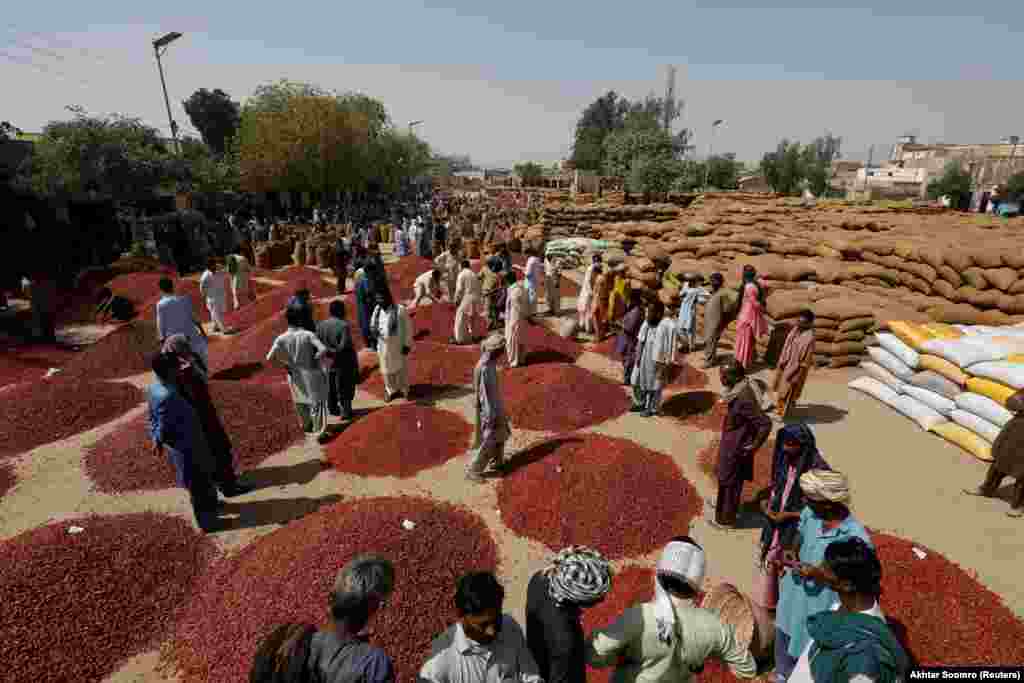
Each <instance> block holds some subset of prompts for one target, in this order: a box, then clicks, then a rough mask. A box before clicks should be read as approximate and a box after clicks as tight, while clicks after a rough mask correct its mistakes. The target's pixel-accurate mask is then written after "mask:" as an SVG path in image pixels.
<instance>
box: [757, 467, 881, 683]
mask: <svg viewBox="0 0 1024 683" xmlns="http://www.w3.org/2000/svg"><path fill="white" fill-rule="evenodd" d="M800 489H801V491H802V493H803V496H804V499H805V501H806V503H807V504H806V506H805V507H804V509H803V510H802V511H801V512H800V519H799V521H798V523H797V530H796V533H795V534H794V538H793V540H792V542H791V543H790V544H789V545H788V546H784V548H785V550H784V551H783V557H782V561H781V562H777V563H775V564H776V567H777V568H779V569H780V570H781V569H783V568H785V569H786V573H785V575H784V576H783V577H782V582H781V585H780V590H779V606H778V609H777V610H776V616H775V680H776V683H785V682H786V681H788V680H789V676H790V674H791V673H793V669H794V668H795V667H796V663H797V661H798V660H799V658H800V655H801V653H803V651H804V648H805V647H806V646H807V644H808V642H809V641H810V634H809V633H808V630H807V618H808V617H809V616H811V615H812V614H818V613H819V612H824V611H826V610H828V609H831V607H832V605H833V604H834V603H835V602H836V601H837V600H838V597H839V596H838V595H837V594H836V592H835V591H834V590H833V589H832V588H830V587H829V585H828V581H827V580H825V579H824V577H823V576H822V573H821V571H822V570H821V568H820V566H819V565H821V564H822V562H823V560H824V559H825V550H826V549H827V548H828V546H829V545H831V544H832V543H835V542H836V541H843V540H846V539H849V538H852V537H857V538H860V539H862V540H863V541H864V542H866V543H867V544H868V545H872V543H871V537H870V536H869V535H868V532H867V529H865V528H864V526H863V525H862V524H861V523H860V522H859V521H857V520H856V519H855V518H854V517H853V515H852V514H851V513H850V508H849V505H850V486H849V482H848V481H847V479H846V476H845V475H843V474H840V473H839V472H834V471H831V470H822V469H817V470H811V471H809V472H805V473H804V474H803V475H802V476H801V477H800Z"/></svg>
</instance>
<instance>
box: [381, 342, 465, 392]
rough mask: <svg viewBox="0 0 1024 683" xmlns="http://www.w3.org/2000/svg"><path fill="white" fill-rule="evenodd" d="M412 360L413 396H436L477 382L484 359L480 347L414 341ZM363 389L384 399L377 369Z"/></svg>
mask: <svg viewBox="0 0 1024 683" xmlns="http://www.w3.org/2000/svg"><path fill="white" fill-rule="evenodd" d="M408 359H409V392H410V398H412V399H421V398H430V397H436V396H438V395H440V394H444V393H449V392H451V391H453V390H456V389H459V388H461V387H465V386H467V385H472V384H473V368H475V367H476V364H477V362H478V361H479V360H480V350H479V347H477V346H475V345H473V346H466V347H457V346H449V345H442V344H431V343H429V342H414V343H413V349H412V352H411V353H410V354H409V356H408ZM362 388H363V389H365V390H367V391H369V392H370V393H371V394H373V395H374V396H377V397H379V398H383V397H384V394H385V391H384V377H383V375H381V373H380V370H379V369H376V366H374V370H373V371H372V374H370V375H369V378H368V379H367V380H366V382H365V384H363V385H362Z"/></svg>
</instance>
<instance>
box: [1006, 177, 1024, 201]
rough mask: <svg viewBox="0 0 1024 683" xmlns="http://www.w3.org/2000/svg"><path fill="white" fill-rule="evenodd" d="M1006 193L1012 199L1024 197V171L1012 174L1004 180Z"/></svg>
mask: <svg viewBox="0 0 1024 683" xmlns="http://www.w3.org/2000/svg"><path fill="white" fill-rule="evenodd" d="M1006 194H1007V195H1008V196H1009V197H1010V199H1012V200H1014V201H1020V200H1022V199H1024V171H1020V172H1019V173H1015V174H1013V175H1012V176H1010V179H1009V180H1007V181H1006Z"/></svg>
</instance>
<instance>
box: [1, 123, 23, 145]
mask: <svg viewBox="0 0 1024 683" xmlns="http://www.w3.org/2000/svg"><path fill="white" fill-rule="evenodd" d="M19 135H21V129H20V128H15V127H14V125H12V124H11V122H10V121H0V141H3V140H13V139H14V138H16V137H18V136H19Z"/></svg>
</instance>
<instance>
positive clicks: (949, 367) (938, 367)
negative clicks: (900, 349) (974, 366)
mask: <svg viewBox="0 0 1024 683" xmlns="http://www.w3.org/2000/svg"><path fill="white" fill-rule="evenodd" d="M920 367H921V370H931V371H932V372H935V373H938V374H940V375H942V376H943V377H945V378H946V379H948V380H949V381H951V382H955V383H956V384H959V385H960V386H966V385H967V379H968V377H967V373H965V372H964V371H963V370H961V369H960V368H958V367H957V366H955V365H953V364H952V363H950V362H949V361H948V360H946V359H945V358H939V357H938V356H933V355H931V354H928V353H922V354H921V361H920Z"/></svg>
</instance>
